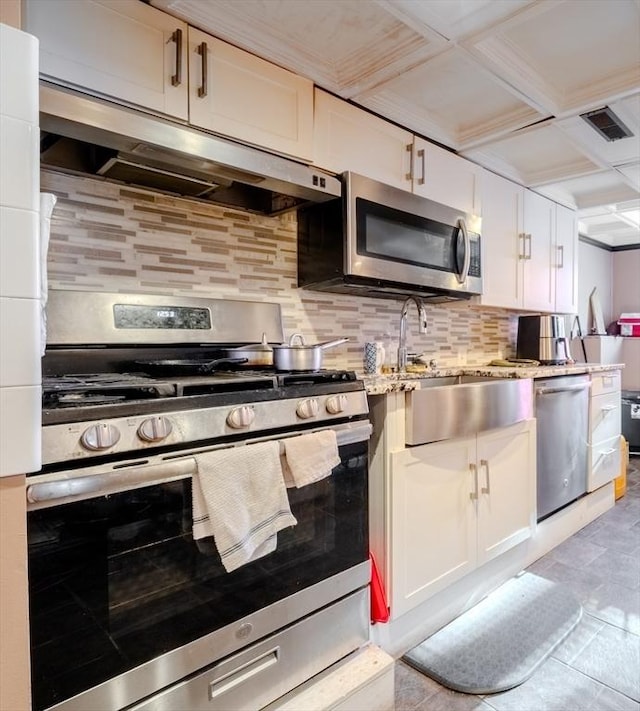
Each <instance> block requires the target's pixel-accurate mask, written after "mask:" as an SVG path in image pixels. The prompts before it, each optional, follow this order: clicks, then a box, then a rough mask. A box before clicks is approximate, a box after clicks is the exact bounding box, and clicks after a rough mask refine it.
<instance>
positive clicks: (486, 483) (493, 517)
mask: <svg viewBox="0 0 640 711" xmlns="http://www.w3.org/2000/svg"><path fill="white" fill-rule="evenodd" d="M535 462H536V437H535V420H530V421H528V422H521V423H518V424H516V425H512V426H511V427H506V428H503V429H499V430H493V431H491V432H485V433H483V434H480V435H478V462H477V464H478V480H479V487H478V488H479V493H478V564H479V565H480V564H482V563H486V562H487V561H489V560H492V559H493V558H495V557H496V556H498V555H501V554H502V553H504V552H505V551H507V550H509V549H510V548H513V546H515V545H517V544H518V543H521V542H522V541H524V540H526V539H527V538H530V537H531V536H532V535H533V532H534V529H535V525H536V489H535V486H536V483H535Z"/></svg>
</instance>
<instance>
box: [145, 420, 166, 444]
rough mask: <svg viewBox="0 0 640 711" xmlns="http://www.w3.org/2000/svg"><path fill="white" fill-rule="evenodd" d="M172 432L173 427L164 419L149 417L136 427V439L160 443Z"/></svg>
mask: <svg viewBox="0 0 640 711" xmlns="http://www.w3.org/2000/svg"><path fill="white" fill-rule="evenodd" d="M172 431H173V425H172V424H171V421H170V420H168V419H167V418H166V417H149V418H148V419H146V420H144V421H143V422H142V423H141V424H140V427H138V437H140V439H141V440H144V441H145V442H161V441H162V440H163V439H166V438H167V437H168V436H169V435H170V434H171V432H172Z"/></svg>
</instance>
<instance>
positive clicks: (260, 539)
mask: <svg viewBox="0 0 640 711" xmlns="http://www.w3.org/2000/svg"><path fill="white" fill-rule="evenodd" d="M195 459H196V462H197V465H198V472H197V474H195V475H194V477H193V537H194V539H198V538H204V537H205V536H213V538H214V540H215V544H216V548H217V549H218V553H219V554H220V558H221V559H222V564H223V565H224V567H225V570H226V571H227V572H228V573H230V572H231V571H232V570H235V569H236V568H239V567H240V566H242V565H244V564H245V563H248V562H250V561H252V560H256V559H257V558H261V557H262V556H264V555H267V553H271V552H273V551H274V550H275V549H276V543H277V536H276V534H277V532H278V531H279V530H281V529H283V528H286V527H287V526H295V525H296V523H297V521H296V519H295V517H294V516H293V515H292V513H291V509H290V508H289V500H288V498H287V490H286V488H285V485H284V480H283V478H282V467H281V465H280V446H279V444H278V442H275V441H274V442H260V443H257V444H248V445H245V446H242V447H231V448H229V449H222V450H218V451H214V452H206V453H203V454H197V455H195Z"/></svg>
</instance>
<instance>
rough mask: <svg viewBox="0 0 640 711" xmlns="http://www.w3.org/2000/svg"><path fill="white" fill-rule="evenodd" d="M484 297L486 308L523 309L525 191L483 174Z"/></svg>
mask: <svg viewBox="0 0 640 711" xmlns="http://www.w3.org/2000/svg"><path fill="white" fill-rule="evenodd" d="M482 183H483V185H482V203H483V214H482V291H483V293H482V296H481V297H480V301H481V303H482V304H483V305H484V306H500V307H503V308H522V302H523V284H522V278H523V274H522V269H523V264H524V261H523V257H524V251H523V250H524V245H523V235H522V231H523V226H522V208H523V195H524V188H522V187H521V186H520V185H517V184H516V183H512V182H511V181H510V180H506V179H505V178H501V177H500V176H499V175H495V174H494V173H490V172H489V171H483V173H482Z"/></svg>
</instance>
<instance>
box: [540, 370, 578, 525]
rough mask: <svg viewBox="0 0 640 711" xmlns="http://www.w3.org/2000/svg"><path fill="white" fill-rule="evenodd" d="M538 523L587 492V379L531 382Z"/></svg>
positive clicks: (551, 379) (561, 377)
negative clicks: (534, 425) (535, 428)
mask: <svg viewBox="0 0 640 711" xmlns="http://www.w3.org/2000/svg"><path fill="white" fill-rule="evenodd" d="M534 387H535V417H536V426H537V448H536V449H537V482H538V484H537V487H538V491H537V502H538V521H540V520H541V519H543V518H546V517H547V516H549V515H551V514H552V513H554V512H556V511H558V510H559V509H561V508H563V507H564V506H566V505H567V504H570V503H571V502H573V501H575V500H576V499H578V498H579V497H580V496H582V495H583V494H586V492H587V449H588V441H589V422H588V419H589V388H590V387H591V382H590V378H589V376H588V375H568V376H560V377H556V378H545V379H539V380H536V381H535V386H534Z"/></svg>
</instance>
